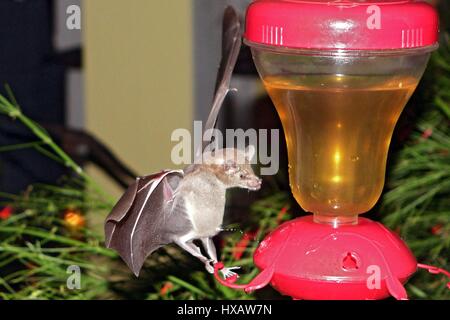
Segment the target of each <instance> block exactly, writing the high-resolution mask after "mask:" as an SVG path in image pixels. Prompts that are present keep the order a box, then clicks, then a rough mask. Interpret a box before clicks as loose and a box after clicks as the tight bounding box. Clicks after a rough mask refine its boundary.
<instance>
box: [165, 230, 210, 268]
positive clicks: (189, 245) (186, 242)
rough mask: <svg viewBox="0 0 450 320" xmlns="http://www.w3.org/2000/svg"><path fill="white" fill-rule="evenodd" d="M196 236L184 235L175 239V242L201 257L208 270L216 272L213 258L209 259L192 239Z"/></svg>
mask: <svg viewBox="0 0 450 320" xmlns="http://www.w3.org/2000/svg"><path fill="white" fill-rule="evenodd" d="M193 240H194V238H192V237H189V236H184V237H181V238H178V239H175V240H174V242H175V243H176V244H177V245H178V246H179V247H180V248H182V249H183V250H186V251H187V252H189V253H190V254H191V255H193V256H194V257H196V258H197V259H199V260H200V261H201V262H202V263H203V264H204V265H205V268H206V270H207V271H208V272H209V273H214V266H213V265H212V264H211V262H213V261H212V260H211V259H208V258H207V257H205V256H204V255H203V254H202V252H201V251H200V248H199V247H197V246H196V245H195V244H194V243H193V242H192V241H193Z"/></svg>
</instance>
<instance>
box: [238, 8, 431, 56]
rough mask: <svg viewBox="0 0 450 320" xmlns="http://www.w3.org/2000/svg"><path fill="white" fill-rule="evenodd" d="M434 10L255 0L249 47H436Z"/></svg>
mask: <svg viewBox="0 0 450 320" xmlns="http://www.w3.org/2000/svg"><path fill="white" fill-rule="evenodd" d="M438 33H439V20H438V15H437V12H436V10H435V9H434V8H433V7H432V6H431V5H429V4H427V3H426V2H423V1H413V0H403V1H400V0H390V1H389V0H384V1H382V0H378V1H376V0H366V1H363V0H360V1H358V0H335V1H332V0H329V1H327V0H323V1H320V0H310V1H302V0H255V1H254V2H253V3H252V4H250V6H249V8H248V11H247V22H246V32H245V38H246V40H247V42H249V44H252V43H253V44H260V45H268V46H274V47H286V48H298V49H344V50H392V49H410V48H421V47H427V46H433V45H435V44H436V43H437V42H438Z"/></svg>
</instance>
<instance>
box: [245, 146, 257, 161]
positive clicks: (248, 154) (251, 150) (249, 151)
mask: <svg viewBox="0 0 450 320" xmlns="http://www.w3.org/2000/svg"><path fill="white" fill-rule="evenodd" d="M255 155H256V148H255V146H253V145H252V144H250V145H248V147H247V148H245V158H246V159H247V160H248V161H250V162H251V161H252V160H253V158H254V156H255Z"/></svg>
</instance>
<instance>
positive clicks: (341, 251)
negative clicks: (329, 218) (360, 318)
mask: <svg viewBox="0 0 450 320" xmlns="http://www.w3.org/2000/svg"><path fill="white" fill-rule="evenodd" d="M254 262H255V264H256V266H257V267H258V268H259V269H260V270H261V273H260V274H259V275H258V276H256V278H255V279H253V280H252V281H251V283H250V284H248V285H238V284H234V282H235V280H236V279H231V280H228V281H227V280H222V279H220V280H221V283H222V284H223V285H226V286H229V287H233V288H236V289H245V290H246V291H247V292H250V291H253V290H257V289H260V288H262V287H264V286H266V285H267V284H269V283H270V284H271V285H272V286H273V287H274V288H275V289H277V290H278V291H279V292H281V293H282V294H284V295H288V296H291V297H292V298H294V299H310V300H317V299H333V300H342V299H358V300H360V299H383V298H387V297H389V296H390V295H392V296H393V297H395V298H396V299H407V295H406V291H405V289H404V288H403V284H404V283H405V282H406V281H407V280H408V278H409V277H410V276H411V275H412V274H413V273H414V272H415V271H416V270H417V262H416V259H415V258H414V256H413V255H412V253H411V251H410V250H409V249H408V247H407V246H406V245H405V244H404V243H403V241H402V240H401V239H400V238H399V237H398V236H397V235H396V234H394V233H393V232H391V231H390V230H388V229H387V228H386V227H384V226H383V225H382V224H380V223H378V222H374V221H371V220H369V219H365V218H360V219H359V223H358V224H357V225H344V226H339V227H338V228H333V227H332V226H331V225H326V224H319V223H315V222H313V218H312V216H306V217H302V218H298V219H295V220H292V221H289V222H286V223H284V224H283V225H281V226H280V227H279V228H277V229H276V230H275V231H273V232H272V233H271V234H270V235H268V236H267V237H266V238H265V239H264V240H263V241H262V242H261V243H260V245H259V247H258V249H257V250H256V252H255V254H254ZM220 267H221V265H217V268H216V269H220ZM216 278H220V277H218V274H217V272H216Z"/></svg>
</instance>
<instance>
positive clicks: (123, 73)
mask: <svg viewBox="0 0 450 320" xmlns="http://www.w3.org/2000/svg"><path fill="white" fill-rule="evenodd" d="M250 2H251V0H132V1H125V0H95V1H88V0H85V1H81V0H0V43H1V45H2V49H1V50H0V83H1V84H2V85H3V84H4V83H7V84H8V85H9V87H10V88H11V90H12V92H13V93H14V99H13V100H17V103H18V105H20V107H21V109H22V111H23V114H25V115H27V116H29V117H30V118H31V119H33V120H35V121H36V122H37V123H39V125H40V126H42V127H43V128H44V129H45V131H46V132H48V133H49V135H50V136H51V137H52V138H53V139H54V140H55V142H56V143H57V144H58V145H60V146H61V147H62V149H63V150H64V151H65V152H66V153H67V154H68V155H69V156H70V157H71V158H72V159H73V160H74V161H75V163H76V164H79V165H81V166H82V167H83V168H85V169H86V170H87V172H88V173H89V175H90V176H91V177H92V178H93V180H94V181H96V182H97V183H98V184H99V185H100V189H102V190H104V193H106V194H108V195H111V197H110V198H111V201H109V202H106V201H104V198H101V197H97V193H95V192H90V191H91V190H86V188H85V185H84V183H79V182H78V181H77V179H76V177H75V178H74V174H73V170H72V169H73V168H66V167H65V166H62V165H61V164H60V163H58V162H60V160H61V159H58V158H57V159H55V157H54V155H53V157H52V155H51V154H50V157H49V154H48V150H47V151H46V150H42V149H41V150H39V149H37V150H36V148H26V146H27V144H29V143H30V141H31V142H32V141H35V140H36V137H35V136H34V135H33V133H32V132H31V131H30V130H29V128H26V127H25V126H23V125H22V124H21V123H19V122H18V121H13V120H12V119H11V118H10V117H7V116H4V115H0V151H1V152H0V298H5V299H9V298H13V299H14V298H19V299H29V298H42V299H54V298H57V299H58V298H59V299H68V298H80V299H94V298H105V297H106V298H148V299H177V298H183V299H192V298H195V299H203V298H205V299H228V298H232V299H247V298H249V299H250V298H280V296H279V295H278V294H277V293H275V292H273V291H271V289H270V288H269V289H267V290H266V291H263V292H258V293H256V294H255V295H251V296H248V295H245V294H243V293H241V292H233V291H231V290H229V289H226V288H223V287H220V286H218V285H217V284H216V283H215V282H214V281H213V279H211V278H210V277H208V276H209V275H207V274H205V273H204V272H203V267H202V266H201V265H200V264H199V263H197V262H196V261H193V259H191V258H190V257H189V256H186V255H184V254H183V253H180V252H179V251H177V249H176V248H168V249H167V250H166V249H164V250H161V251H158V254H156V255H154V256H153V255H152V257H153V258H152V259H148V260H149V261H148V266H147V268H146V272H145V273H144V274H143V275H142V276H141V278H140V279H134V278H133V276H132V275H131V274H130V272H129V271H128V270H127V269H126V268H125V267H124V264H123V263H122V262H121V261H120V260H119V259H118V257H117V255H116V254H115V253H113V252H112V251H109V250H106V249H105V248H104V246H103V234H102V230H101V229H102V224H103V219H104V217H105V216H106V214H107V213H108V212H109V210H110V209H111V203H113V202H114V201H115V200H116V199H117V197H118V196H119V195H120V194H121V193H122V192H123V190H124V188H125V187H126V186H127V185H129V184H130V182H131V181H133V180H134V177H135V176H136V175H145V174H149V173H152V172H155V171H159V170H161V169H164V168H173V167H174V165H173V164H172V163H171V160H170V153H171V149H172V147H173V146H174V144H175V143H174V142H171V140H170V136H171V133H172V131H173V130H174V129H177V128H187V129H191V128H192V125H193V121H194V120H205V119H206V117H207V114H208V112H209V108H210V105H211V101H212V97H213V91H214V87H215V81H216V73H217V69H218V67H219V61H220V54H221V29H222V15H223V10H224V8H225V7H226V6H227V5H230V4H232V5H234V6H235V7H236V8H237V9H238V10H239V11H240V12H241V15H242V16H244V14H245V8H246V7H247V6H248V4H249V3H250ZM430 2H432V3H433V4H434V5H436V6H437V7H438V11H439V13H440V14H441V20H442V22H441V23H442V26H441V31H442V32H441V50H440V52H438V53H436V54H435V55H434V57H433V59H432V61H431V63H430V66H429V68H428V71H427V73H426V75H425V76H424V79H423V80H422V82H421V85H420V87H419V88H418V90H417V92H416V93H415V94H414V96H413V98H412V100H411V101H410V103H409V106H408V107H407V108H406V109H405V112H404V113H403V114H402V118H401V120H400V121H399V124H398V126H397V128H396V133H395V135H394V139H393V143H392V145H391V151H390V156H389V157H390V159H389V165H390V168H388V169H389V170H388V177H387V178H388V179H387V185H386V190H385V195H384V196H383V198H382V199H381V200H380V201H379V203H378V204H377V206H376V207H375V208H374V209H373V210H372V211H371V212H370V213H369V214H368V215H369V217H371V218H374V219H379V220H382V221H383V222H384V223H385V224H386V225H388V226H389V227H391V228H392V229H394V230H396V231H397V232H398V233H399V234H401V235H402V237H403V238H405V239H406V241H407V243H408V245H409V246H410V247H411V249H412V250H413V251H414V253H415V254H416V256H417V257H418V258H420V259H421V261H424V262H429V263H434V264H437V265H438V266H441V267H447V268H448V266H449V265H448V257H449V255H450V253H449V252H450V251H449V247H450V237H449V233H450V226H449V223H448V222H449V219H450V214H449V211H448V208H449V205H450V204H449V199H450V185H449V183H448V181H449V180H448V163H449V160H448V159H449V158H448V148H449V147H448V143H449V141H450V139H449V138H448V137H449V130H448V123H449V116H450V111H448V110H450V108H449V104H448V103H449V102H448V101H449V99H450V98H449V97H450V95H449V93H450V89H449V88H450V81H449V72H450V67H449V66H450V54H449V49H448V48H449V39H448V21H449V13H450V8H449V2H448V1H444V0H443V1H438V0H435V1H430ZM74 5H75V6H77V7H79V8H80V9H81V16H80V18H81V28H80V29H79V30H78V29H75V30H70V29H69V28H68V27H67V24H66V23H67V19H68V17H69V16H71V14H73V13H68V11H67V10H68V8H69V7H70V6H74ZM232 87H234V88H237V89H238V93H232V94H230V95H229V97H227V100H226V103H225V104H226V105H225V108H223V112H222V113H221V115H220V119H219V127H220V128H243V129H247V128H256V129H258V128H267V129H270V128H279V129H281V125H280V123H279V119H278V116H277V114H276V112H275V109H274V107H273V105H272V103H271V101H270V99H269V98H268V96H267V95H266V94H265V92H264V90H263V88H262V85H261V81H260V80H259V78H258V77H257V74H256V70H255V68H254V66H253V62H252V59H251V55H250V52H249V49H248V48H247V47H246V46H243V48H242V50H241V53H240V56H239V59H238V63H237V66H236V69H235V74H234V76H233V80H232ZM0 93H1V94H3V95H4V96H9V97H10V98H11V95H10V91H9V89H8V88H5V89H3V88H0ZM442 137H443V138H442ZM435 139H437V140H435ZM439 139H440V140H439ZM419 142H420V143H419ZM280 143H281V150H280V160H281V161H280V162H281V163H280V167H281V170H280V172H279V174H278V175H277V176H274V177H265V181H264V190H262V192H259V193H258V195H256V194H255V193H251V194H247V193H246V192H245V193H231V197H230V200H229V201H228V202H227V206H228V210H227V211H228V215H227V223H235V226H234V227H236V224H239V225H238V229H233V226H231V227H230V230H238V231H236V232H231V233H225V235H224V236H221V237H218V239H217V242H218V245H219V246H220V247H221V248H222V249H221V254H222V258H223V259H227V260H226V261H227V262H228V263H232V262H233V263H234V264H238V265H241V266H243V271H242V274H245V273H246V272H248V277H247V278H246V277H242V278H241V279H242V281H243V282H248V281H247V280H249V279H250V278H251V277H252V276H254V275H255V271H256V270H254V268H253V267H252V260H251V255H252V252H253V250H254V249H255V248H256V246H257V244H258V241H259V239H261V238H262V237H263V236H264V235H265V234H266V233H267V232H269V231H270V230H271V229H273V228H275V227H276V226H277V225H278V224H279V223H281V222H282V221H285V220H287V219H290V218H292V217H295V216H297V215H299V214H302V210H301V209H300V208H299V207H298V205H297V204H296V202H295V201H294V200H293V199H292V197H291V194H290V191H289V185H288V180H287V174H286V171H287V161H286V150H285V146H284V139H282V140H281V141H280ZM12 146H13V147H12ZM14 146H15V147H14ZM36 151H40V152H36ZM433 154H439V157H440V158H439V159H438V160H433V161H434V162H433V163H434V166H433V167H432V168H431V167H428V166H427V163H429V160H428V158H427V157H429V156H430V155H433ZM424 157H425V159H424ZM55 160H56V161H55ZM419 169H420V170H419ZM415 170H416V171H415ZM405 177H409V178H410V179H411V180H407V179H406V178H405ZM422 177H423V178H426V177H438V178H436V179H434V180H433V179H431V178H430V179H428V180H425V179H424V180H423V181H422V180H420V181H419V179H420V178H422ZM405 186H408V187H405ZM409 186H410V187H409ZM429 191H433V192H432V193H430V192H429ZM417 199H420V202H418V201H415V200H417ZM255 200H257V201H256V202H255ZM252 203H253V205H252V206H251V207H250V204H252ZM86 216H89V218H86ZM407 218H408V219H407ZM54 235H57V236H58V237H54ZM73 263H76V264H78V265H80V266H82V267H83V270H86V271H85V273H84V274H83V276H84V278H83V279H84V280H83V281H85V282H84V283H85V285H84V286H83V288H82V290H78V291H70V290H67V288H65V281H66V277H67V273H66V266H67V265H70V264H73ZM250 271H251V272H250ZM445 283H446V282H445V281H444V280H442V279H441V278H431V277H430V276H428V275H419V276H418V277H416V278H415V280H414V281H412V282H411V283H410V284H409V286H408V292H409V294H410V295H411V296H412V297H413V298H423V299H449V298H450V296H449V293H448V291H446V288H445ZM94 289H95V290H94Z"/></svg>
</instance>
